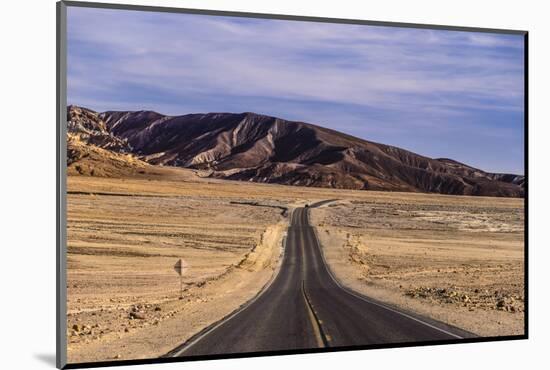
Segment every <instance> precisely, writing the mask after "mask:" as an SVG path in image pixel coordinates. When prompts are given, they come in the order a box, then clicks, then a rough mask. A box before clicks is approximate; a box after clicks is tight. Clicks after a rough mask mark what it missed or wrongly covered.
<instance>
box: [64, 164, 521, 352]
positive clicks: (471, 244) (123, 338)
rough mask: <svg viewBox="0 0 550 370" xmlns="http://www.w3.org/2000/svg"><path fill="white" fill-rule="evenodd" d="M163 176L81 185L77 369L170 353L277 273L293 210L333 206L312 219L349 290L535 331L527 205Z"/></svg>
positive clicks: (479, 322) (74, 274) (72, 307)
mask: <svg viewBox="0 0 550 370" xmlns="http://www.w3.org/2000/svg"><path fill="white" fill-rule="evenodd" d="M155 171H156V172H154V173H153V174H151V173H152V172H149V173H148V174H147V175H145V174H144V175H135V176H131V177H126V178H124V177H122V178H106V177H94V176H82V175H77V174H73V175H71V176H69V177H68V196H67V197H68V198H67V204H68V214H67V215H68V254H67V266H68V281H67V290H68V294H67V295H68V301H67V310H68V317H67V342H68V360H69V362H88V361H97V360H116V359H140V358H151V357H159V356H162V355H164V354H166V353H167V352H169V351H170V350H171V349H173V348H174V347H176V346H177V345H179V344H181V343H183V342H184V341H185V340H187V339H188V338H190V337H191V336H192V335H194V334H196V333H197V332H199V331H201V330H202V329H203V328H205V327H207V326H208V325H210V324H212V323H215V322H217V321H219V320H221V319H222V318H224V317H225V316H227V315H229V314H230V313H231V312H233V311H234V310H235V309H237V308H238V307H239V306H241V305H242V304H244V303H246V302H247V301H248V300H250V299H252V298H253V297H254V296H256V295H257V294H258V293H259V292H261V290H262V288H263V287H264V286H265V285H266V284H268V283H269V282H270V281H271V279H273V278H274V276H275V275H276V274H277V272H278V266H279V262H280V261H281V257H282V254H283V253H284V250H283V246H284V238H285V235H286V229H287V226H288V224H289V215H290V214H291V212H292V210H293V209H294V208H295V207H298V206H304V205H305V204H310V203H312V202H315V201H320V200H333V201H332V202H330V203H327V204H325V205H323V206H321V207H319V208H311V209H310V219H311V221H310V222H311V223H312V225H313V226H314V227H315V230H316V233H317V235H318V238H319V240H320V242H321V245H322V248H323V254H324V256H325V259H326V261H327V263H328V265H329V267H330V269H331V270H332V271H333V273H334V274H335V276H336V277H337V278H338V279H339V280H340V281H341V282H342V283H343V284H345V285H347V286H348V287H350V288H352V289H354V290H356V291H359V292H361V293H364V294H366V295H368V296H370V297H372V298H375V299H378V300H380V301H382V302H385V303H387V304H390V305H394V306H397V307H400V308H402V309H405V310H407V311H409V312H412V313H416V314H420V315H423V316H425V317H431V318H434V319H437V320H440V321H442V322H445V323H448V324H451V325H453V326H456V327H459V328H462V329H465V330H467V331H470V332H472V333H475V334H477V335H482V336H495V335H512V334H522V333H523V324H524V323H523V317H524V316H523V310H524V302H523V300H524V293H523V292H524V280H523V276H524V265H523V257H524V248H523V245H524V240H523V236H524V230H523V222H524V220H523V212H524V210H523V199H517V198H490V197H469V196H444V195H432V194H418V193H397V192H375V191H362V190H337V189H321V188H314V187H299V186H285V185H272V184H257V183H250V182H242V181H229V180H216V179H210V178H204V176H205V174H204V173H203V172H201V171H195V170H187V169H171V168H157V169H156V170H155ZM180 258H182V259H183V260H184V261H185V262H186V263H187V264H188V268H187V270H186V271H184V274H183V297H182V299H180V279H179V276H178V274H177V273H176V271H175V270H174V268H173V266H174V264H175V263H176V262H177V261H178V259H180Z"/></svg>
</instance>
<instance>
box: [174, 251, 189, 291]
mask: <svg viewBox="0 0 550 370" xmlns="http://www.w3.org/2000/svg"><path fill="white" fill-rule="evenodd" d="M174 270H176V272H177V273H178V275H179V276H180V299H183V274H184V272H185V271H186V270H187V263H186V262H185V261H184V260H182V259H181V258H180V259H179V260H178V262H176V264H175V265H174Z"/></svg>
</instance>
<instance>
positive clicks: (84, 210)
mask: <svg viewBox="0 0 550 370" xmlns="http://www.w3.org/2000/svg"><path fill="white" fill-rule="evenodd" d="M108 181H115V182H117V181H118V182H122V180H106V179H96V178H91V177H89V178H87V177H69V196H68V239H69V243H68V284H67V287H68V302H67V305H68V307H67V308H68V328H69V329H68V335H69V336H68V348H69V351H68V358H69V362H86V361H98V360H108V359H136V358H150V357H157V356H160V355H162V354H164V353H166V352H168V351H169V350H171V349H173V348H174V347H175V345H177V344H178V343H182V342H183V341H184V340H186V339H187V338H189V337H190V336H191V335H192V334H194V333H196V332H198V331H199V330H200V329H202V328H203V327H204V326H206V325H208V324H210V323H212V322H214V321H217V320H219V319H221V318H222V317H224V316H225V315H227V314H229V313H230V312H232V311H233V310H234V309H236V308H237V307H238V306H239V305H241V304H242V303H244V302H246V301H247V300H249V299H250V298H252V297H253V296H254V295H255V294H257V292H258V291H260V289H261V288H262V287H263V286H264V285H265V284H266V283H267V282H268V281H269V279H270V278H271V276H272V275H273V272H274V271H275V269H276V267H277V263H278V260H279V255H280V253H281V251H282V249H281V246H282V238H283V236H284V234H285V232H286V225H287V218H286V217H285V216H284V215H282V213H283V210H282V209H281V208H277V207H264V206H254V205H247V204H235V203H232V202H241V201H243V200H245V201H246V200H247V199H243V198H242V197H238V196H236V197H235V198H227V197H226V198H220V197H218V196H216V194H215V193H212V192H210V193H209V192H208V191H205V192H203V193H202V195H199V196H195V197H193V198H190V197H186V196H180V195H177V196H170V195H168V196H166V194H164V195H163V196H154V195H151V194H147V187H146V186H143V187H142V186H140V182H143V180H141V181H140V180H135V181H133V182H131V185H128V186H126V185H124V186H123V187H125V189H126V190H125V191H120V189H117V191H120V192H119V193H118V195H105V194H106V193H104V192H103V193H102V191H104V190H105V189H106V188H109V185H108V184H107V185H106V182H108ZM145 183H146V185H150V181H147V180H145ZM195 186H197V184H195ZM98 188H100V189H101V191H97V190H98ZM155 188H158V187H155ZM85 189H86V190H85ZM94 190H95V192H94ZM111 190H112V189H111ZM90 191H91V192H90ZM71 192H72V193H71ZM86 192H88V194H86ZM100 194H103V195H100ZM130 194H131V195H132V196H128V195H130ZM236 195H238V194H236ZM179 258H183V259H184V260H185V261H186V262H187V263H188V265H189V268H188V270H187V271H186V272H185V274H184V279H183V283H184V299H182V300H180V299H179V294H180V281H179V278H178V275H177V274H176V272H175V271H174V269H173V266H174V264H175V263H176V261H177V260H178V259H179Z"/></svg>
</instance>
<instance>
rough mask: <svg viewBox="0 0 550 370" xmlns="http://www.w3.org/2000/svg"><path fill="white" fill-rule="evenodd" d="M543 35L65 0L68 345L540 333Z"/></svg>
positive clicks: (235, 353)
mask: <svg viewBox="0 0 550 370" xmlns="http://www.w3.org/2000/svg"><path fill="white" fill-rule="evenodd" d="M526 55H527V32H524V31H510V30H491V29H470V28H459V27H444V26H429V25H414V24H399V23H383V22H370V21H357V20H342V19H330V18H328V19H327V18H311V17H299V16H283V15H269V14H268V15H266V14H248V13H233V12H217V11H201V10H191V9H173V8H155V7H138V6H128V5H110V4H99V3H79V2H61V3H58V102H57V107H58V109H57V110H58V230H57V232H58V243H59V245H58V337H57V339H58V343H57V345H58V366H59V367H61V368H63V367H65V368H76V367H86V366H98V365H127V364H139V363H155V362H169V361H189V360H197V359H214V358H230V357H245V356H259V355H262V356H264V355H281V354H295V353H312V352H325V351H339V350H356V349H372V348H385V347H403V346H414V345H437V344H456V343H466V342H467V343H471V342H480V341H487V340H496V339H498V340H502V339H524V338H527V316H526V312H527V293H526V286H527V281H526V278H527V276H526V271H527V266H526V262H527V261H526V255H527V245H526V235H527V234H526V225H527V223H526V212H525V208H526V198H527V185H526V184H527V180H526V171H527V166H526V163H527V158H526V153H527V152H526V130H527V111H526V106H527V105H526V102H527V96H526V94H527V90H526V84H527V64H526ZM434 350H436V349H434ZM395 351H399V349H395Z"/></svg>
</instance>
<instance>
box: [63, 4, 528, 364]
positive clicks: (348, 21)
mask: <svg viewBox="0 0 550 370" xmlns="http://www.w3.org/2000/svg"><path fill="white" fill-rule="evenodd" d="M67 7H82V8H99V9H113V10H130V11H145V12H164V13H182V14H198V15H210V16H224V17H241V18H242V17H244V18H258V19H276V20H287V21H305V22H316V23H338V24H355V25H368V26H383V27H400V28H416V29H432V30H442V31H462V32H478V33H496V34H508V35H520V36H523V38H524V162H525V166H524V167H525V169H524V171H525V172H524V174H525V179H526V185H525V197H524V205H525V208H524V216H525V224H524V225H525V227H524V276H525V279H524V281H525V312H524V334H523V335H507V336H499V337H479V338H469V339H462V340H445V341H431V342H414V343H398V344H384V345H359V346H352V347H339V348H332V349H323V350H318V349H308V350H292V351H266V352H253V353H238V354H222V355H204V356H195V357H189V358H150V359H144V360H123V361H99V362H87V363H71V364H68V363H67V316H66V315H67V285H66V282H67V263H66V261H67V259H66V257H67V140H66V137H67ZM56 19H57V24H56V48H57V53H56V54H57V55H56V57H57V62H56V90H57V96H56V122H57V125H56V179H57V181H56V200H57V204H56V244H57V248H56V299H57V305H56V367H57V368H59V369H68V368H93V367H103V366H121V365H138V364H155V363H170V362H190V361H201V360H215V359H230V358H245V357H263V356H277V355H279V356H280V355H289V354H307V353H329V352H340V351H352V350H365V349H380V348H405V347H420V346H426V345H445V344H456V343H480V342H496V341H507V340H521V339H528V338H529V289H528V288H529V274H528V271H529V268H528V265H529V258H528V256H529V254H528V252H529V242H528V236H529V232H528V226H529V221H528V219H529V201H528V199H529V198H528V193H529V191H528V189H529V186H528V185H529V184H528V173H529V160H528V156H529V147H528V141H529V125H528V116H529V105H528V101H529V99H528V95H529V90H528V86H529V80H528V76H529V63H528V61H529V51H528V46H529V42H528V39H529V37H528V36H529V32H528V31H527V30H513V29H497V28H479V27H461V26H448V25H432V24H422V23H403V22H385V21H369V20H359V19H347V18H328V17H318V16H299V15H284V14H268V13H252V12H239V11H221V10H209V9H191V8H175V7H163V6H147V5H131V4H110V3H98V2H84V1H70V0H69V1H66V0H61V1H58V2H57V3H56Z"/></svg>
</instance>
